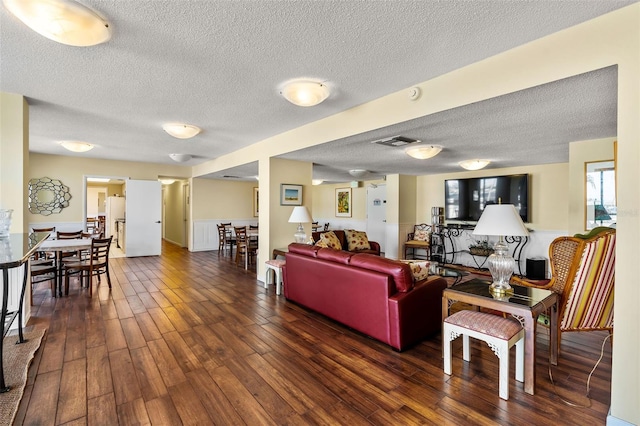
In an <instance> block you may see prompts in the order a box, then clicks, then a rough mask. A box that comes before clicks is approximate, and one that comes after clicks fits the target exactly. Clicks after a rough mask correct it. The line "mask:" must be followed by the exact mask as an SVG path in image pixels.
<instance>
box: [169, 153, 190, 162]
mask: <svg viewBox="0 0 640 426" xmlns="http://www.w3.org/2000/svg"><path fill="white" fill-rule="evenodd" d="M169 157H171V159H172V160H173V161H176V162H178V163H184V162H185V161H189V160H191V158H192V157H191V155H189V154H169Z"/></svg>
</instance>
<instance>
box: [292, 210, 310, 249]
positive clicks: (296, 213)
mask: <svg viewBox="0 0 640 426" xmlns="http://www.w3.org/2000/svg"><path fill="white" fill-rule="evenodd" d="M310 222H313V219H312V218H311V215H310V214H309V210H307V208H306V207H305V206H298V207H294V208H293V211H292V212H291V216H290V217H289V223H297V224H298V229H297V230H296V233H295V234H293V236H294V237H295V240H296V243H302V244H304V243H305V242H306V241H307V234H305V233H304V227H303V226H302V224H303V223H310Z"/></svg>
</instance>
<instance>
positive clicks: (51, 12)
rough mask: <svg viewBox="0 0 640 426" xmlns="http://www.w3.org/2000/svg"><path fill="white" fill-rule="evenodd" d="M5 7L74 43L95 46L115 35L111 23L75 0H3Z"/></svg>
mask: <svg viewBox="0 0 640 426" xmlns="http://www.w3.org/2000/svg"><path fill="white" fill-rule="evenodd" d="M3 3H4V5H5V7H6V8H7V9H8V10H9V11H10V12H11V13H12V14H14V15H15V16H16V18H18V19H19V20H21V21H22V22H23V23H24V24H25V25H26V26H28V27H29V28H31V29H32V30H33V31H35V32H37V33H38V34H40V35H42V36H44V37H46V38H48V39H50V40H53V41H57V42H58V43H62V44H68V45H70V46H82V47H84V46H94V45H96V44H100V43H104V42H105V41H107V40H109V39H110V38H111V27H110V25H109V23H108V22H107V21H106V20H105V19H104V18H102V17H101V16H100V15H98V14H97V13H96V12H95V11H93V10H92V9H90V8H88V7H86V6H84V5H82V4H80V3H77V2H75V1H73V0H3Z"/></svg>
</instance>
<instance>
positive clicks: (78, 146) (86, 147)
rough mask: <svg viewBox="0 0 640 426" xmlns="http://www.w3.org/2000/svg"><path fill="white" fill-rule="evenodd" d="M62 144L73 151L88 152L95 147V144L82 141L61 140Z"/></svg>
mask: <svg viewBox="0 0 640 426" xmlns="http://www.w3.org/2000/svg"><path fill="white" fill-rule="evenodd" d="M60 145H62V147H63V148H64V149H67V150H69V151H72V152H87V151H90V150H92V149H93V145H91V144H90V143H87V142H80V141H61V142H60Z"/></svg>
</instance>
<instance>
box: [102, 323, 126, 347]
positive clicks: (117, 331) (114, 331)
mask: <svg viewBox="0 0 640 426" xmlns="http://www.w3.org/2000/svg"><path fill="white" fill-rule="evenodd" d="M104 331H105V339H106V342H107V349H108V350H109V352H113V351H117V350H120V349H124V348H126V347H127V339H125V337H124V332H123V331H122V323H121V322H120V320H118V318H113V319H109V320H106V321H105V322H104Z"/></svg>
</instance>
